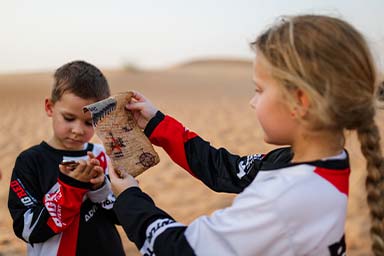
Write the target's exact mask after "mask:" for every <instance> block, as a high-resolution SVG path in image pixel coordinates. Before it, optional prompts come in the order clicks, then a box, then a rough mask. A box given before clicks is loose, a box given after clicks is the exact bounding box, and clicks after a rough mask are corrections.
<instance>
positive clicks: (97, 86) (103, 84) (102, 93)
mask: <svg viewBox="0 0 384 256" xmlns="http://www.w3.org/2000/svg"><path fill="white" fill-rule="evenodd" d="M53 77H54V80H55V82H54V85H53V88H52V93H51V100H52V101H53V102H56V101H58V100H60V98H61V96H62V95H63V94H64V93H65V92H70V93H73V94H75V95H76V96H78V97H80V98H83V99H95V100H96V101H99V100H102V99H105V98H108V97H109V96H110V95H111V92H110V90H109V85H108V82H107V79H106V78H105V76H104V75H103V73H101V71H100V70H99V69H98V68H97V67H95V66H93V65H92V64H89V63H87V62H85V61H72V62H69V63H67V64H64V65H63V66H61V67H60V68H58V69H57V70H56V72H55V74H54V76H53Z"/></svg>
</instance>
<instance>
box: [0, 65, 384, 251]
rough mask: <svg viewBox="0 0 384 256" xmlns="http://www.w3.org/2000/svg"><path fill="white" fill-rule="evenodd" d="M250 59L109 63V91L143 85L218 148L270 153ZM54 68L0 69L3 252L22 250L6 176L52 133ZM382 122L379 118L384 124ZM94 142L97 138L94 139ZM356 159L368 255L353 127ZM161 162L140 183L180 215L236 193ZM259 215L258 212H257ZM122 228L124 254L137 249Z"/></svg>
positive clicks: (356, 201)
mask: <svg viewBox="0 0 384 256" xmlns="http://www.w3.org/2000/svg"><path fill="white" fill-rule="evenodd" d="M251 72H252V65H251V63H250V62H246V61H223V60H220V61H219V60H216V61H200V62H199V61H197V62H191V63H188V65H180V66H177V67H174V68H170V69H167V70H157V71H134V72H130V71H124V70H110V71H108V70H104V73H105V74H106V76H107V79H108V80H109V83H110V86H111V89H112V93H117V92H122V91H127V90H138V91H140V92H142V93H144V94H145V95H146V96H147V97H148V98H150V99H151V101H152V102H153V103H154V104H155V105H156V106H158V107H159V108H160V109H161V110H162V111H163V112H164V113H167V114H169V115H172V116H174V117H175V118H177V119H178V120H180V121H181V122H182V123H184V124H185V125H186V126H187V127H188V128H190V129H191V130H193V131H195V132H197V133H198V134H199V135H200V136H202V137H203V138H205V139H206V140H209V141H210V142H211V143H212V145H214V146H216V147H225V148H227V149H228V150H230V151H231V152H233V153H236V154H240V155H246V154H253V153H262V152H267V151H269V150H271V149H273V148H274V146H271V145H266V144H265V143H264V142H263V135H262V132H261V129H260V127H259V125H258V123H257V121H256V116H255V114H254V112H253V110H252V109H251V108H250V106H249V100H250V98H251V96H252V94H253V85H252V82H251V78H252V74H251ZM51 76H52V73H49V72H47V73H40V74H17V75H1V76H0V97H1V100H0V109H1V110H0V111H1V112H0V113H1V118H2V119H1V123H0V133H1V137H0V168H1V169H2V170H3V178H2V180H1V181H0V203H1V207H0V255H2V256H4V255H12V256H17V255H25V252H26V250H25V243H24V242H23V241H21V240H20V239H18V238H17V237H16V236H15V235H14V233H13V230H12V221H11V218H10V215H9V212H8V209H7V200H8V188H9V180H10V176H11V172H12V168H13V165H14V161H15V158H16V157H17V155H18V154H19V153H20V152H21V151H22V150H24V149H26V148H28V147H29V146H31V145H34V144H37V143H40V142H41V141H42V140H46V139H48V138H49V136H50V135H51V123H50V119H49V118H48V117H47V116H46V115H45V112H44V98H45V97H47V96H48V95H49V93H50V85H51V84H52V82H53V80H52V78H51ZM380 125H381V126H382V124H380ZM93 141H94V142H99V140H98V139H97V138H94V139H93ZM346 146H347V149H348V150H349V153H350V157H351V164H352V169H353V173H352V177H351V180H350V198H349V208H348V216H347V224H346V239H347V244H348V252H349V255H369V247H370V242H369V234H368V229H369V217H368V210H367V205H366V203H365V189H364V180H365V162H364V158H363V157H362V155H361V153H360V149H359V143H358V142H357V140H356V138H355V134H353V133H351V134H349V135H348V141H347V145H346ZM155 150H156V151H157V152H158V153H159V155H160V159H161V161H160V163H159V164H158V165H157V166H155V167H153V168H152V169H150V170H149V171H147V172H145V173H144V174H142V175H140V176H139V177H138V179H139V181H140V186H141V188H142V189H143V190H144V191H146V192H147V193H148V194H149V195H150V196H152V198H153V199H154V200H155V202H156V204H157V205H158V206H159V207H161V208H163V209H165V210H166V211H167V212H168V213H170V214H171V215H172V216H173V217H175V218H176V220H178V221H179V222H182V223H185V224H188V223H190V222H191V221H192V220H193V219H195V218H196V217H198V216H201V215H209V214H211V213H212V212H213V211H215V210H216V209H220V208H223V207H227V206H229V205H230V204H231V202H232V200H233V197H234V196H233V195H230V194H223V193H215V192H212V191H210V190H209V189H208V188H206V187H205V186H204V185H203V184H202V183H201V182H200V181H198V180H196V179H195V178H193V177H192V176H190V175H189V174H188V173H187V172H185V171H184V170H182V169H181V168H180V167H178V166H177V165H175V164H174V163H173V162H172V161H171V160H170V159H169V158H168V156H167V155H166V154H165V153H164V151H163V150H162V149H161V148H158V147H155ZM255 214H257V213H255ZM119 230H120V231H121V234H122V238H123V242H124V248H125V250H126V253H127V255H139V253H138V250H137V249H136V247H135V246H134V245H133V244H132V243H131V242H130V241H129V240H128V239H127V237H126V235H125V234H124V232H123V231H122V229H121V228H120V229H119Z"/></svg>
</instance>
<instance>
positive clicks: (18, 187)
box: [10, 179, 36, 207]
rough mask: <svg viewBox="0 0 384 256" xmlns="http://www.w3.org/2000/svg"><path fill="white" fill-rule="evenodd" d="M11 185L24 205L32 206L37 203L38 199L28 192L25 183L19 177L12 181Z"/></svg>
mask: <svg viewBox="0 0 384 256" xmlns="http://www.w3.org/2000/svg"><path fill="white" fill-rule="evenodd" d="M10 187H11V189H12V191H13V192H15V194H16V195H17V197H18V198H19V199H20V201H21V202H22V203H23V204H24V206H26V207H30V206H32V205H34V204H35V203H36V199H34V198H33V197H32V196H30V195H29V194H28V193H27V192H26V190H25V189H24V186H23V184H22V183H21V181H20V180H19V179H16V180H13V181H11V184H10Z"/></svg>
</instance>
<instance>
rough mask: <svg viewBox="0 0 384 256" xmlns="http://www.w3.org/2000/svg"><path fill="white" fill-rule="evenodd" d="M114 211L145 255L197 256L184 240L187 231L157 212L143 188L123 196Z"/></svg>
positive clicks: (167, 216)
mask: <svg viewBox="0 0 384 256" xmlns="http://www.w3.org/2000/svg"><path fill="white" fill-rule="evenodd" d="M113 208H114V210H115V212H116V215H117V218H118V219H119V221H120V223H121V225H122V226H123V228H124V231H125V233H126V234H127V236H128V238H129V239H130V240H131V241H132V242H134V243H135V245H136V246H137V248H138V249H139V250H140V252H141V254H142V255H157V256H162V255H164V256H165V255H167V256H172V255H185V256H188V255H195V254H194V252H193V249H192V248H191V246H190V245H189V243H188V241H187V240H186V238H185V236H184V232H185V230H186V228H187V227H186V226H185V225H183V224H181V223H178V222H176V221H175V220H174V219H173V218H172V217H171V216H170V215H168V214H167V213H166V212H164V211H163V210H161V209H159V208H157V207H156V206H155V204H154V202H153V201H152V199H151V198H150V197H149V196H148V195H147V194H145V193H144V192H142V191H141V190H140V188H138V187H132V188H129V189H127V190H126V191H124V192H122V193H121V195H120V196H119V197H118V198H117V200H116V203H115V205H114V207H113Z"/></svg>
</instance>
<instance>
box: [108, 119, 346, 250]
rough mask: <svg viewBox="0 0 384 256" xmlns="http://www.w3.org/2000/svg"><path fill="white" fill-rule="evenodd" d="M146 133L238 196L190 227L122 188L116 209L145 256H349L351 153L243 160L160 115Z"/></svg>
mask: <svg viewBox="0 0 384 256" xmlns="http://www.w3.org/2000/svg"><path fill="white" fill-rule="evenodd" d="M145 132H146V134H147V136H149V138H150V140H151V141H152V143H154V144H155V145H158V146H161V147H163V148H164V149H165V150H166V152H167V153H168V154H169V155H170V157H171V158H172V159H173V160H174V161H175V162H176V163H178V164H179V165H180V166H181V167H183V168H184V169H186V170H187V171H188V172H190V173H191V174H192V175H194V176H195V177H196V178H198V179H200V180H201V181H202V182H204V183H205V184H206V185H207V186H209V187H210V188H212V189H213V190H215V191H225V192H230V193H239V195H238V196H237V197H236V198H235V200H234V201H233V203H232V205H231V206H229V207H228V208H225V209H221V210H218V211H215V212H214V213H213V214H212V215H211V216H202V217H199V218H197V219H196V220H195V221H193V222H192V223H191V224H190V225H189V226H185V225H182V224H181V223H178V222H176V221H175V220H174V219H173V218H172V217H171V216H169V215H168V214H167V213H165V212H164V211H162V210H161V209H159V208H157V207H156V206H155V204H154V202H153V201H152V200H151V198H150V197H149V196H147V195H146V194H145V193H143V192H142V191H141V190H140V189H139V188H136V187H133V188H129V189H127V190H126V191H124V192H122V193H121V195H120V196H119V197H118V198H117V201H116V203H115V205H114V209H115V212H116V214H117V217H118V219H119V220H120V222H121V224H122V225H123V227H124V229H125V231H126V233H127V235H128V237H129V238H130V239H131V240H132V241H134V242H135V244H136V246H137V247H138V248H139V249H140V251H141V252H142V254H143V255H157V256H159V255H167V256H169V255H221V256H223V255H241V256H246V255H249V256H255V255H263V256H276V255H279V256H294V255H316V256H322V255H332V256H336V255H345V253H346V246H345V240H344V223H345V218H346V210H347V197H348V178H349V173H350V170H349V162H348V161H349V160H348V156H347V153H346V152H345V151H343V153H342V154H341V155H340V156H338V157H335V158H329V159H323V160H318V161H312V162H305V163H291V159H292V156H293V154H292V150H291V148H281V149H277V150H274V151H271V152H269V153H268V154H265V155H260V154H258V155H251V156H245V157H240V156H237V155H233V154H230V153H229V152H228V151H226V150H225V149H223V148H220V149H215V148H213V147H211V146H210V144H209V143H208V142H206V141H204V140H202V139H201V138H200V137H199V136H197V135H196V134H195V133H193V132H190V131H188V130H187V129H186V128H185V127H183V126H182V125H181V124H180V123H179V122H177V121H176V120H174V119H172V118H171V117H169V116H165V117H164V115H163V114H161V113H160V112H158V113H157V114H156V116H155V117H154V118H153V119H152V120H151V121H150V123H149V124H148V125H147V127H146V130H145ZM190 193H193V192H192V191H191V192H190Z"/></svg>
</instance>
